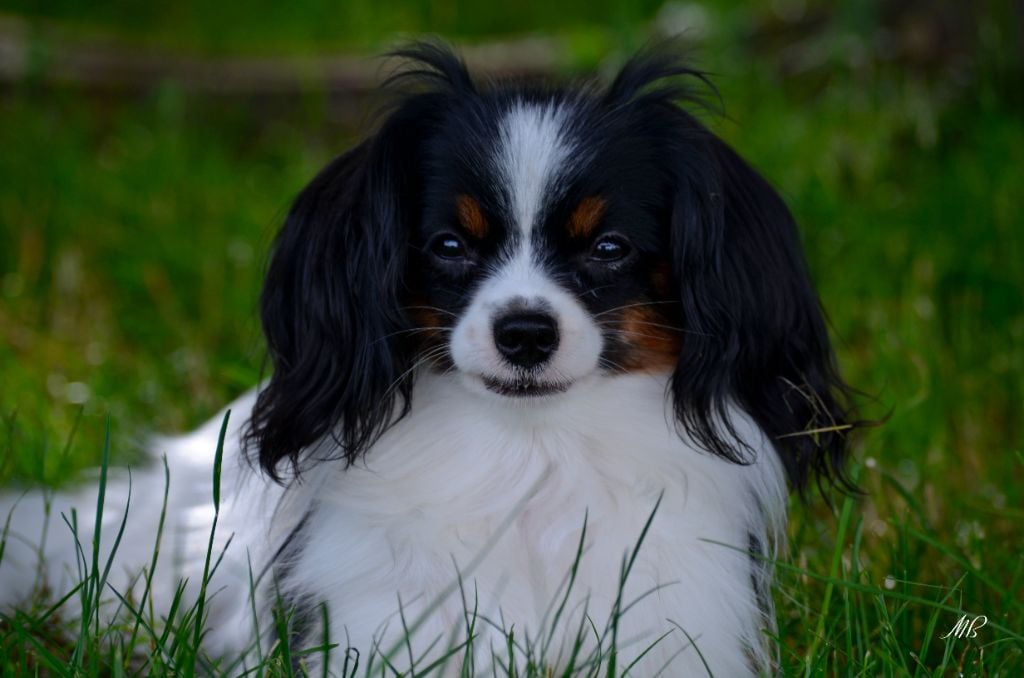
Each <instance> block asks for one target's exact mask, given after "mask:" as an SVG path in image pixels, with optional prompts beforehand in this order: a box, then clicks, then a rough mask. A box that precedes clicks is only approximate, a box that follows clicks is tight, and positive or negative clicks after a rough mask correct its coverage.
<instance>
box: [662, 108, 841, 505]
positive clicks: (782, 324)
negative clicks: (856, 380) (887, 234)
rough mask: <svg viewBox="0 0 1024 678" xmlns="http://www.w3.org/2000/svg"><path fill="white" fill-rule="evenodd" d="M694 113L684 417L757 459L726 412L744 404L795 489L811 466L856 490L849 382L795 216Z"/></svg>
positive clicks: (679, 402) (680, 192) (682, 251)
mask: <svg viewBox="0 0 1024 678" xmlns="http://www.w3.org/2000/svg"><path fill="white" fill-rule="evenodd" d="M691 122H692V124H693V125H694V128H693V129H692V130H691V131H690V132H689V133H687V134H686V135H685V136H686V137H687V142H686V145H687V146H688V147H689V149H690V159H689V161H684V162H681V163H678V164H677V166H676V172H677V176H676V177H675V185H676V194H675V198H674V205H673V209H672V228H671V239H672V250H673V259H674V263H675V269H676V270H675V275H676V278H677V280H678V283H679V290H680V300H681V302H682V314H683V322H684V328H685V332H686V334H685V336H684V340H683V346H684V348H683V351H682V354H681V356H680V361H679V365H678V367H677V369H676V372H675V375H674V377H673V381H672V390H673V393H674V396H675V406H676V414H677V416H678V419H679V421H680V422H681V423H682V424H683V425H684V427H685V428H686V430H687V432H688V433H690V435H691V436H692V437H693V438H694V439H695V440H696V441H697V442H698V443H699V444H701V445H702V446H704V447H706V448H707V449H708V450H710V451H712V452H714V453H715V454H718V455H721V456H723V457H726V458H728V459H731V460H733V461H737V462H744V461H749V458H748V455H747V452H748V450H745V449H744V445H743V444H741V443H738V442H737V440H738V439H737V437H736V436H735V432H734V431H732V430H731V426H730V425H729V421H730V417H728V416H727V413H726V409H727V408H728V407H729V406H730V405H731V404H735V405H738V406H740V407H742V408H743V409H744V410H745V411H746V412H747V413H748V414H749V415H750V416H751V417H752V418H753V419H754V420H755V421H756V423H757V424H758V425H759V426H760V427H761V429H762V430H763V431H765V432H766V434H767V435H768V436H769V437H770V438H771V439H772V442H773V443H774V445H775V448H776V449H777V450H778V452H779V455H780V457H781V459H782V462H783V465H784V466H785V469H786V471H787V473H788V476H789V478H790V483H791V485H792V486H793V487H794V488H796V489H798V490H800V491H803V489H804V488H805V487H806V485H807V482H808V480H809V479H810V478H811V477H813V476H815V475H817V477H818V478H819V479H824V480H826V481H836V482H838V483H840V484H842V485H844V486H846V487H848V488H849V487H852V486H851V484H850V482H849V480H848V478H847V476H846V474H845V460H846V452H847V436H848V434H849V430H850V428H852V427H853V425H854V424H852V423H851V421H850V419H851V414H852V406H851V403H850V397H849V393H850V390H849V389H848V387H847V386H846V385H845V384H844V383H843V381H842V379H841V378H840V376H839V372H838V369H837V366H836V360H835V356H834V354H833V351H832V347H831V343H830V341H829V336H828V330H827V326H826V321H825V317H824V313H823V311H822V309H821V305H820V303H819V300H818V297H817V294H816V293H815V290H814V287H813V285H812V283H811V279H810V276H809V274H808V271H807V266H806V264H805V262H804V257H803V250H802V247H801V243H800V239H799V234H798V233H797V229H796V225H795V223H794V220H793V217H792V215H791V214H790V211H789V210H788V209H787V207H786V205H785V204H784V202H783V200H782V198H781V197H780V196H779V195H778V193H777V192H776V191H775V190H774V189H773V188H772V187H771V185H769V183H768V182H767V181H766V180H765V179H764V178H763V177H761V176H760V175H759V174H758V173H757V172H756V171H754V170H753V169H752V168H751V167H750V165H748V164H747V163H746V162H745V161H744V160H743V159H742V158H741V157H740V156H739V155H738V154H737V153H736V152H735V151H733V150H732V149H731V148H730V147H729V146H728V145H726V144H725V143H724V142H723V141H721V140H720V139H718V138H717V137H715V136H714V135H713V134H711V133H710V132H708V131H707V130H702V131H698V130H701V128H700V126H699V125H698V124H697V123H696V121H692V120H691ZM723 433H724V434H723Z"/></svg>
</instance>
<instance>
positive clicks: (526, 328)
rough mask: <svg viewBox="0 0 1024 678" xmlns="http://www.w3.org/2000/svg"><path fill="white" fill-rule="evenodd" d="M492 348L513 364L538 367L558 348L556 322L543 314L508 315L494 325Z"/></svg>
mask: <svg viewBox="0 0 1024 678" xmlns="http://www.w3.org/2000/svg"><path fill="white" fill-rule="evenodd" d="M494 345H495V346H497V347H498V350H499V351H501V355H503V356H505V359H506V360H508V361H509V362H510V363H512V364H513V365H518V366H519V367H534V366H536V365H540V364H541V363H543V362H544V361H545V360H547V359H548V358H550V357H551V354H552V353H554V352H555V349H556V348H558V323H556V322H555V319H554V318H552V317H551V316H550V315H548V314H547V313H537V312H532V313H530V312H528V313H510V314H508V315H505V316H502V317H500V318H498V319H497V320H496V321H495V322H494Z"/></svg>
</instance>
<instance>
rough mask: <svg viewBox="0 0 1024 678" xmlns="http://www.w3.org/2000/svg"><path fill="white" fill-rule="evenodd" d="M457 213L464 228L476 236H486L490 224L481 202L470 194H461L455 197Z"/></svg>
mask: <svg viewBox="0 0 1024 678" xmlns="http://www.w3.org/2000/svg"><path fill="white" fill-rule="evenodd" d="M455 213H456V215H457V216H458V218H459V223H460V224H461V225H462V228H464V229H466V231H467V232H468V233H469V234H470V235H472V236H473V237H474V238H485V237H486V236H487V231H488V230H489V228H490V226H489V225H488V223H487V219H486V217H484V212H483V210H482V209H480V203H478V202H477V201H476V200H475V199H474V198H471V197H470V196H468V195H465V194H463V195H460V196H459V197H457V198H456V199H455Z"/></svg>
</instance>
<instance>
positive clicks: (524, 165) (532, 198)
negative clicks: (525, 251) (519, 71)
mask: <svg viewBox="0 0 1024 678" xmlns="http://www.w3.org/2000/svg"><path fill="white" fill-rule="evenodd" d="M571 119H572V111H571V110H570V107H569V106H568V104H566V103H562V102H557V101H542V102H525V101H521V100H519V101H514V102H513V103H512V105H511V106H509V108H508V109H507V110H506V111H504V113H503V114H502V116H501V119H500V121H499V123H498V138H497V143H496V145H495V151H494V155H493V157H492V159H491V161H492V167H493V171H494V174H495V179H496V188H497V192H498V199H499V201H500V204H501V206H502V208H503V211H504V213H505V217H506V219H507V220H508V222H509V223H508V226H509V228H510V229H512V230H513V231H515V232H517V233H520V234H522V236H523V237H524V239H528V238H529V235H530V233H531V231H533V229H534V227H535V226H536V225H537V224H538V223H540V221H541V219H542V218H543V215H544V212H545V210H546V209H548V208H549V207H550V205H552V204H553V203H555V202H556V201H557V200H558V198H559V197H560V196H561V195H562V194H563V193H564V191H565V188H566V185H567V183H568V180H569V175H570V173H571V168H572V165H573V157H574V153H575V151H576V144H575V143H574V141H573V138H572V134H571V130H570V122H571Z"/></svg>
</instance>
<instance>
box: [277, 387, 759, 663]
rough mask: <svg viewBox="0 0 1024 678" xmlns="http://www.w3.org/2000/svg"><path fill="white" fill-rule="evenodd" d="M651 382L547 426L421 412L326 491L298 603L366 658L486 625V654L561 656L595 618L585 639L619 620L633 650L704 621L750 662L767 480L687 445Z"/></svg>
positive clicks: (303, 560) (320, 491)
mask: <svg viewBox="0 0 1024 678" xmlns="http://www.w3.org/2000/svg"><path fill="white" fill-rule="evenodd" d="M644 386H645V387H644V388H641V389H639V390H638V391H637V392H634V393H626V394H622V393H619V394H618V397H617V398H615V399H612V398H591V399H590V400H589V401H587V402H584V403H580V404H579V407H577V408H576V409H573V410H568V411H563V412H555V413H550V416H548V417H545V418H543V419H540V420H538V419H531V418H528V417H523V416H521V413H514V412H513V413H503V412H499V413H495V412H489V411H487V410H486V409H485V410H482V411H475V410H474V408H473V404H472V403H465V407H464V408H463V409H460V410H457V411H458V412H459V416H457V417H453V416H447V417H446V416H444V415H446V414H447V415H450V414H451V412H450V410H451V409H452V406H453V404H452V402H451V399H450V398H448V399H443V398H435V399H433V400H426V401H425V400H424V399H422V398H421V399H420V401H419V402H426V403H427V405H425V406H424V407H423V408H422V409H420V410H418V411H415V412H414V413H413V414H412V415H411V416H410V417H409V418H408V419H407V420H404V421H403V422H402V424H400V425H399V426H397V427H395V428H394V429H392V430H391V431H390V432H389V433H388V434H387V435H386V436H385V437H384V438H382V440H381V442H380V443H379V444H378V445H377V447H375V448H374V450H372V452H371V457H369V458H368V461H367V465H366V466H365V467H354V468H350V469H347V470H345V471H344V472H338V473H337V474H335V475H331V476H329V477H325V478H323V479H322V481H321V482H320V483H317V484H316V490H315V497H314V498H313V504H312V506H313V509H312V512H311V514H310V515H309V518H308V521H309V522H308V524H307V525H306V526H305V528H304V531H305V532H306V534H307V540H306V543H305V546H304V547H303V549H302V550H301V552H300V553H299V554H298V559H297V561H296V562H294V563H290V564H289V567H288V572H289V579H288V582H286V587H291V588H290V590H289V591H288V592H289V593H291V594H293V595H295V597H296V598H299V599H304V600H310V599H316V598H319V599H320V600H322V601H323V602H326V603H327V604H328V608H329V610H330V617H331V627H332V629H334V630H335V632H338V629H344V633H346V634H347V637H348V639H349V642H351V643H352V644H354V645H357V646H361V647H370V646H373V645H375V644H376V645H378V646H380V647H382V648H383V647H387V646H388V644H389V643H393V642H397V639H398V638H400V637H401V636H402V635H404V628H405V627H416V628H417V630H416V632H415V633H414V641H415V642H414V643H413V644H414V648H415V647H419V648H421V649H423V650H424V651H425V650H426V648H428V647H430V646H431V644H432V643H433V642H434V641H435V640H438V639H439V638H440V639H442V640H443V641H444V642H447V641H449V640H450V639H453V638H454V639H455V641H456V642H459V641H460V640H462V639H464V638H465V636H466V633H467V627H468V626H469V625H470V624H471V623H473V620H474V619H476V633H477V634H478V635H480V634H481V633H482V631H481V629H485V630H486V633H483V635H482V636H481V637H490V638H489V640H488V641H486V643H485V647H486V645H489V644H491V643H492V642H497V643H499V644H501V645H503V644H504V642H505V641H504V640H503V638H504V634H505V633H506V632H507V631H509V630H511V629H512V628H513V627H514V629H515V633H516V637H517V638H519V639H521V640H525V639H526V638H529V639H530V640H529V642H530V643H531V644H533V645H535V646H536V644H537V643H541V642H542V641H543V640H544V639H546V638H548V637H549V636H550V637H551V646H550V647H549V648H548V654H552V653H553V654H555V655H557V652H558V649H560V648H566V647H568V646H571V645H572V643H573V640H574V637H575V633H577V632H578V631H579V629H581V628H584V627H583V626H582V624H583V623H584V622H585V623H586V627H585V629H586V631H587V633H586V634H585V635H586V636H587V637H588V638H589V640H588V643H589V642H590V641H592V640H593V639H595V638H596V637H597V636H599V635H602V634H605V633H606V632H608V633H610V630H611V628H612V623H611V622H612V618H613V616H614V615H615V612H616V610H617V609H618V610H619V611H620V612H625V613H624V614H623V616H622V617H621V619H620V620H619V624H618V627H619V629H618V632H619V643H620V644H621V645H624V647H623V651H624V652H626V653H627V654H632V655H633V656H636V655H638V654H640V652H641V651H642V650H643V648H644V647H645V646H646V644H648V643H651V642H653V641H654V640H656V639H657V638H658V637H659V636H660V635H661V634H663V633H672V632H673V629H674V628H675V627H674V625H675V624H684V625H685V624H691V625H692V624H699V623H700V622H699V620H700V618H701V617H702V616H704V615H709V614H717V621H716V625H717V627H716V628H715V629H704V630H703V631H702V632H703V633H704V634H705V637H706V638H708V639H710V640H709V642H711V640H713V642H716V643H728V644H729V647H730V648H731V649H732V651H733V652H738V650H737V645H738V643H739V641H738V640H737V637H738V636H740V635H745V634H747V633H748V631H749V629H748V628H747V626H749V625H750V624H751V623H752V622H753V620H754V616H755V614H756V611H754V610H752V609H748V608H750V601H751V600H752V596H751V593H750V590H749V581H750V561H749V557H747V556H746V555H745V554H743V553H742V550H745V549H746V548H747V546H748V543H749V541H748V537H749V529H750V528H751V526H750V521H749V518H750V516H749V515H748V514H747V513H746V512H745V510H744V507H747V506H750V505H752V504H754V503H756V502H755V500H754V499H753V498H752V497H751V496H750V493H751V484H750V482H749V479H750V478H751V477H753V476H755V475H756V474H757V473H760V472H761V471H759V470H758V469H757V468H756V466H757V465H754V467H742V466H736V465H732V464H728V463H727V462H723V461H722V460H719V459H716V458H713V457H710V456H708V455H705V454H702V453H699V452H697V451H696V450H694V449H692V448H690V447H688V446H687V445H686V444H685V443H684V442H683V441H681V440H680V439H679V437H678V436H677V435H676V433H675V431H674V430H672V429H671V428H670V427H669V426H668V425H667V424H666V423H665V419H664V417H663V415H662V412H661V407H660V405H661V402H662V401H661V393H662V392H661V391H659V390H658V389H656V388H650V387H647V386H646V385H644ZM591 395H592V394H591ZM598 395H600V394H598ZM606 401H607V402H606ZM473 415H477V416H475V417H474V416H473ZM659 501H660V504H659ZM656 505H657V506H658V508H657V512H656V513H655V507H656ZM652 516H653V517H652ZM649 520H650V525H649V528H648V529H647V531H646V533H645V532H644V530H645V526H647V524H648V521H649ZM754 529H755V530H756V529H757V528H756V526H755V527H754ZM311 535H312V536H313V538H308V537H309V536H311ZM641 535H644V536H643V540H642V543H641ZM714 542H717V543H718V544H720V545H715V544H714ZM721 544H725V545H732V546H733V548H730V547H729V546H722V545H721ZM634 554H635V557H634ZM628 562H632V566H631V568H630V570H629V572H628V577H627V578H626V579H625V583H624V584H623V574H625V570H624V568H625V567H626V564H627V563H628ZM563 600H564V601H565V602H564V604H563ZM317 602H319V601H317ZM722 605H725V606H726V609H727V612H726V613H725V614H721V613H717V612H716V610H717V609H718V608H719V607H720V606H722ZM559 609H561V610H562V611H561V613H560V614H559V613H558V612H557V611H558V610H559ZM403 616H404V621H403ZM420 617H422V624H420V623H419V622H420ZM556 617H558V618H557V619H556ZM670 620H671V621H670ZM591 625H592V626H591ZM595 629H596V631H597V633H596V634H595ZM726 639H731V640H726ZM605 640H606V641H608V639H607V638H606V639H605ZM680 642H682V643H685V642H686V641H685V639H683V637H682V635H681V634H680V638H679V639H675V638H672V639H670V640H669V641H663V642H662V643H661V645H660V646H659V649H658V650H657V651H653V652H650V653H648V657H649V658H650V660H651V661H656V660H657V659H658V658H661V659H666V658H667V657H668V656H669V655H670V654H672V653H675V652H677V651H678V650H679V649H680V647H681V645H680ZM435 648H436V646H435ZM666 653H667V654H666ZM520 659H524V657H520ZM548 661H549V662H550V661H552V660H551V658H550V657H549V658H548ZM645 661H647V660H646V659H645Z"/></svg>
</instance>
